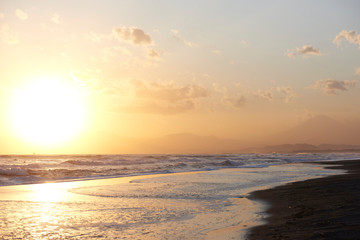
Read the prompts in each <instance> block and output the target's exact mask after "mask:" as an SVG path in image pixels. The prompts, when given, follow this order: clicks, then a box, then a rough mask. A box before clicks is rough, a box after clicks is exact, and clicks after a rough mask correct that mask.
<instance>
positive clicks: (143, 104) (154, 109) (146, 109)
mask: <svg viewBox="0 0 360 240" xmlns="http://www.w3.org/2000/svg"><path fill="white" fill-rule="evenodd" d="M194 108H195V104H194V102H192V101H185V102H180V103H175V104H161V103H157V102H149V101H138V102H136V103H135V104H133V105H131V106H126V107H123V108H122V110H123V111H125V112H129V113H145V114H158V115H175V114H181V113H184V112H188V111H190V110H193V109H194Z"/></svg>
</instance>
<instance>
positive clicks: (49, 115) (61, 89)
mask: <svg viewBox="0 0 360 240" xmlns="http://www.w3.org/2000/svg"><path fill="white" fill-rule="evenodd" d="M84 114H85V111H84V103H83V102H82V101H81V94H79V92H78V89H77V88H76V87H74V86H71V85H68V84H66V83H64V82H62V81H60V80H57V79H41V80H36V81H34V82H32V83H31V84H30V85H27V86H25V87H23V88H20V89H18V90H17V91H16V94H15V98H14V102H13V106H12V124H13V127H14V129H15V131H16V132H17V135H19V136H21V137H22V138H25V139H26V140H29V141H31V142H33V143H36V144H41V145H52V144H57V143H61V142H64V141H66V140H68V139H70V138H71V137H73V136H74V135H75V134H76V133H77V132H78V131H80V129H81V127H82V125H83V123H84Z"/></svg>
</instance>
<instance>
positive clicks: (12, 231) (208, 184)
mask: <svg viewBox="0 0 360 240" xmlns="http://www.w3.org/2000/svg"><path fill="white" fill-rule="evenodd" d="M335 173H339V171H338V170H327V169H326V170H324V169H323V168H322V167H320V166H316V165H310V164H299V163H298V164H283V165H273V166H270V167H267V168H242V169H241V168H231V169H220V170H214V171H201V172H188V173H173V174H157V175H146V176H134V177H122V178H110V179H100V180H87V181H75V182H63V183H48V184H31V185H17V186H3V187H0V216H1V221H0V235H1V236H2V237H3V238H4V239H94V238H98V239H231V238H232V237H236V239H241V238H243V237H244V234H245V233H246V229H247V228H249V227H251V226H253V225H255V224H259V223H260V222H261V220H262V218H263V216H262V213H261V212H262V208H263V206H262V205H260V204H259V203H256V202H253V201H250V200H249V199H247V198H246V196H247V194H248V193H249V192H251V191H254V190H257V189H261V188H267V187H272V186H276V185H280V184H283V183H286V182H291V181H297V180H302V179H308V178H313V177H322V176H327V175H329V174H335Z"/></svg>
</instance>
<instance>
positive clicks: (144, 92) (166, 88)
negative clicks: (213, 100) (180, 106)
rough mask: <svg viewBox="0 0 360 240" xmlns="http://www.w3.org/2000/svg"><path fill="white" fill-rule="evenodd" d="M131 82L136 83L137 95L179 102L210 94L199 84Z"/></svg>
mask: <svg viewBox="0 0 360 240" xmlns="http://www.w3.org/2000/svg"><path fill="white" fill-rule="evenodd" d="M131 83H132V84H133V85H134V88H135V93H136V95H137V96H138V97H141V98H149V99H157V100H163V101H167V102H179V101H183V100H189V99H197V98H205V97H208V96H209V92H208V90H207V89H206V88H204V87H201V86H199V85H193V84H188V85H184V86H179V85H176V84H174V83H171V82H170V83H158V82H151V83H149V84H146V83H144V82H141V81H136V80H133V81H132V82H131Z"/></svg>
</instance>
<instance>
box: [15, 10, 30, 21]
mask: <svg viewBox="0 0 360 240" xmlns="http://www.w3.org/2000/svg"><path fill="white" fill-rule="evenodd" d="M15 16H16V17H18V18H19V19H21V20H23V21H24V20H26V19H28V15H27V14H26V13H25V12H24V11H22V10H20V9H16V11H15Z"/></svg>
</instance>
